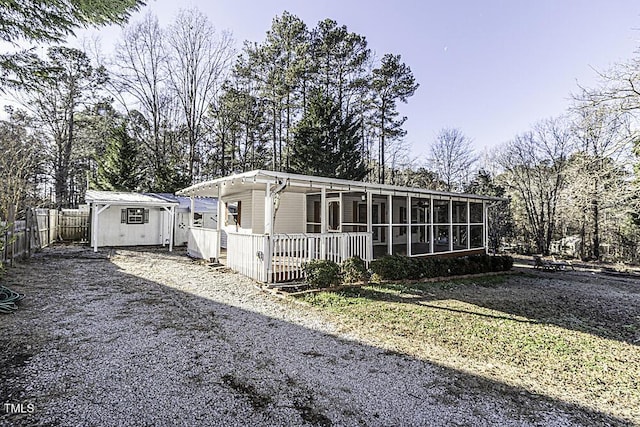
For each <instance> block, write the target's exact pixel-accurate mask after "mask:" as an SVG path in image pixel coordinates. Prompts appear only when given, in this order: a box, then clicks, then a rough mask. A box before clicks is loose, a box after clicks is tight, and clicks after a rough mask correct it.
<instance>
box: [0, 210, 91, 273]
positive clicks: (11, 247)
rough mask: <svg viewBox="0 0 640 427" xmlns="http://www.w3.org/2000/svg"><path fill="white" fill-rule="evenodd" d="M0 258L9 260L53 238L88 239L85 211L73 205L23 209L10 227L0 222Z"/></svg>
mask: <svg viewBox="0 0 640 427" xmlns="http://www.w3.org/2000/svg"><path fill="white" fill-rule="evenodd" d="M0 229H1V230H2V233H0V246H1V247H2V248H3V249H2V251H0V261H1V262H2V263H9V264H11V263H12V262H13V260H14V259H16V258H24V257H29V256H31V253H32V252H34V251H37V250H38V249H40V248H44V247H47V246H49V245H50V244H51V243H53V242H56V241H88V239H89V212H87V211H80V210H77V209H63V210H62V211H57V210H54V209H35V210H33V209H27V211H26V213H25V219H24V220H18V221H15V224H14V227H13V230H11V227H8V226H7V224H4V223H2V224H0Z"/></svg>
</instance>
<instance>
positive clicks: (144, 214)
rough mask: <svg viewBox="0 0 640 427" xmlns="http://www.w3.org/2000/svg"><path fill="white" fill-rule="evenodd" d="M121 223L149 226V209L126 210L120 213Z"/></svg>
mask: <svg viewBox="0 0 640 427" xmlns="http://www.w3.org/2000/svg"><path fill="white" fill-rule="evenodd" d="M120 214H121V215H120V222H121V223H123V224H147V223H148V222H149V209H143V208H126V209H122V210H121V211H120Z"/></svg>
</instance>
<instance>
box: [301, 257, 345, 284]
mask: <svg viewBox="0 0 640 427" xmlns="http://www.w3.org/2000/svg"><path fill="white" fill-rule="evenodd" d="M302 271H303V272H304V274H305V277H306V282H307V283H308V284H309V285H311V286H312V287H314V288H328V287H329V286H335V285H337V284H339V283H340V266H339V265H338V264H336V263H335V262H333V261H329V260H326V259H314V260H311V261H309V262H307V263H305V264H303V265H302Z"/></svg>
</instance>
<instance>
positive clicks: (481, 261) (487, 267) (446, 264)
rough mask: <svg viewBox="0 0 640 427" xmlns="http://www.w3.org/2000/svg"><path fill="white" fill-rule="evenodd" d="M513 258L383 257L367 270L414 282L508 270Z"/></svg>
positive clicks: (385, 277) (386, 277)
mask: <svg viewBox="0 0 640 427" xmlns="http://www.w3.org/2000/svg"><path fill="white" fill-rule="evenodd" d="M511 267H513V258H512V257H510V256H508V255H502V256H489V255H471V256H467V257H459V258H435V257H429V258H409V257H405V256H400V255H386V256H384V257H382V258H379V259H377V260H374V261H372V262H371V270H372V271H373V272H374V273H375V274H376V276H377V277H378V278H379V279H381V280H405V279H409V280H417V279H423V278H433V277H446V276H459V275H465V274H478V273H488V272H491V271H509V270H510V269H511Z"/></svg>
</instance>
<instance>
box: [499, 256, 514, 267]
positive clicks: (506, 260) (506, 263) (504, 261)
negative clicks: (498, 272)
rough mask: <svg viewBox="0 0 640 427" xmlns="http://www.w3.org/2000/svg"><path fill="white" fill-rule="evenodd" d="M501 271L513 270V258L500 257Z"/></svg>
mask: <svg viewBox="0 0 640 427" xmlns="http://www.w3.org/2000/svg"><path fill="white" fill-rule="evenodd" d="M500 258H502V271H509V270H511V268H513V257H512V256H510V255H502V256H501V257H500Z"/></svg>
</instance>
